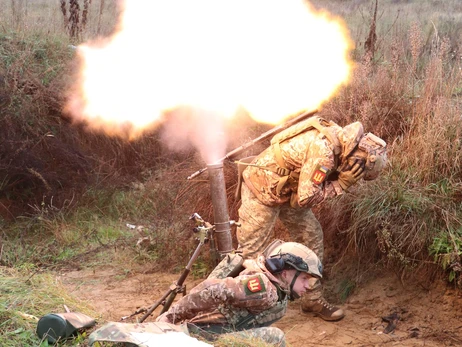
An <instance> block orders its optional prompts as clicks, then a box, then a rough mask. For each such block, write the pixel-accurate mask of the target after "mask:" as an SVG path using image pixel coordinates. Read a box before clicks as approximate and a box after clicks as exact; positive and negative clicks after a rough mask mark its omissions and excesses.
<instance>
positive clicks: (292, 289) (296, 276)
mask: <svg viewBox="0 0 462 347" xmlns="http://www.w3.org/2000/svg"><path fill="white" fill-rule="evenodd" d="M300 273H301V272H300V271H298V270H297V272H296V273H295V275H294V278H293V279H292V282H291V283H290V286H289V288H290V300H295V299H300V295H298V294H297V293H295V292H294V285H295V281H296V280H297V278H298V276H300Z"/></svg>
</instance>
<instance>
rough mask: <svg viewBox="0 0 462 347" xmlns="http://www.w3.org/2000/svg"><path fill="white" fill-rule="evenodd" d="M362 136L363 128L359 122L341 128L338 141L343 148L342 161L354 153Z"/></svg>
mask: <svg viewBox="0 0 462 347" xmlns="http://www.w3.org/2000/svg"><path fill="white" fill-rule="evenodd" d="M363 136H364V128H363V125H362V124H361V123H360V122H354V123H351V124H348V125H347V126H345V127H343V128H342V131H341V132H340V134H339V139H340V142H341V143H342V147H343V148H342V149H343V150H342V156H341V159H342V160H345V159H346V158H347V157H348V156H349V155H350V154H351V153H352V152H353V151H354V149H355V148H356V147H357V146H358V143H359V141H361V138H362V137H363Z"/></svg>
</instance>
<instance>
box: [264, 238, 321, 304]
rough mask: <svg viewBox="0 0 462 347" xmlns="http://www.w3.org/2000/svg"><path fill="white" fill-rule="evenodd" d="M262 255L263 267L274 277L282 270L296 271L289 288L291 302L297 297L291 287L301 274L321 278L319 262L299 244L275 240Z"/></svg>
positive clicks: (309, 251)
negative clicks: (263, 259)
mask: <svg viewBox="0 0 462 347" xmlns="http://www.w3.org/2000/svg"><path fill="white" fill-rule="evenodd" d="M263 255H264V256H265V267H266V268H267V269H268V271H270V272H271V273H272V274H274V275H276V274H278V273H281V272H282V271H283V270H288V269H294V270H297V272H296V274H295V276H294V278H293V279H292V283H291V284H290V287H289V289H290V298H291V299H292V300H293V299H294V298H298V297H299V296H298V294H297V293H295V292H294V291H293V286H294V284H295V281H296V280H297V278H298V276H299V275H300V273H301V272H306V273H307V274H309V275H311V276H313V277H316V278H322V264H321V261H320V260H319V258H318V257H317V255H316V254H315V253H314V252H313V251H312V250H311V249H309V248H308V247H306V246H304V245H302V244H300V243H297V242H284V241H282V240H275V241H273V242H272V243H271V244H270V245H269V246H268V247H267V248H266V249H265V251H264V252H263Z"/></svg>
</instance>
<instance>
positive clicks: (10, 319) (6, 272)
mask: <svg viewBox="0 0 462 347" xmlns="http://www.w3.org/2000/svg"><path fill="white" fill-rule="evenodd" d="M0 292H1V296H0V297H1V299H0V321H1V323H0V345H1V346H5V347H16V346H48V344H47V343H46V342H44V341H41V340H40V339H39V337H38V336H37V335H36V333H35V329H36V327H37V322H38V319H39V318H40V317H42V316H43V315H46V314H49V313H63V312H66V311H65V308H64V305H66V306H67V307H68V308H69V309H70V310H71V311H74V312H81V313H84V314H86V315H88V316H90V317H92V318H95V319H98V318H99V315H98V314H97V313H96V312H95V311H94V310H93V309H92V308H91V307H89V306H88V305H87V304H85V303H83V302H81V301H79V300H77V299H75V298H73V297H71V296H70V295H69V294H68V293H67V292H66V291H65V290H64V288H63V287H62V286H61V285H60V284H59V282H58V281H57V280H56V279H55V278H54V276H53V275H51V274H46V273H36V272H34V271H31V270H30V269H26V268H22V269H12V268H6V267H3V266H2V267H0ZM85 336H86V334H85V333H83V334H80V336H77V337H76V338H73V339H71V340H70V341H68V342H65V343H63V344H60V345H62V346H78V345H81V342H82V340H83V339H84V338H85Z"/></svg>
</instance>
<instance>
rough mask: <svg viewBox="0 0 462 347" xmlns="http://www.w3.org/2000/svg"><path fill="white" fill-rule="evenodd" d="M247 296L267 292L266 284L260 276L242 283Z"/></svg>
mask: <svg viewBox="0 0 462 347" xmlns="http://www.w3.org/2000/svg"><path fill="white" fill-rule="evenodd" d="M242 284H243V286H244V292H245V295H252V294H256V293H264V292H266V287H265V283H264V282H263V280H262V278H261V277H260V276H255V277H251V278H248V279H246V280H243V281H242Z"/></svg>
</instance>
